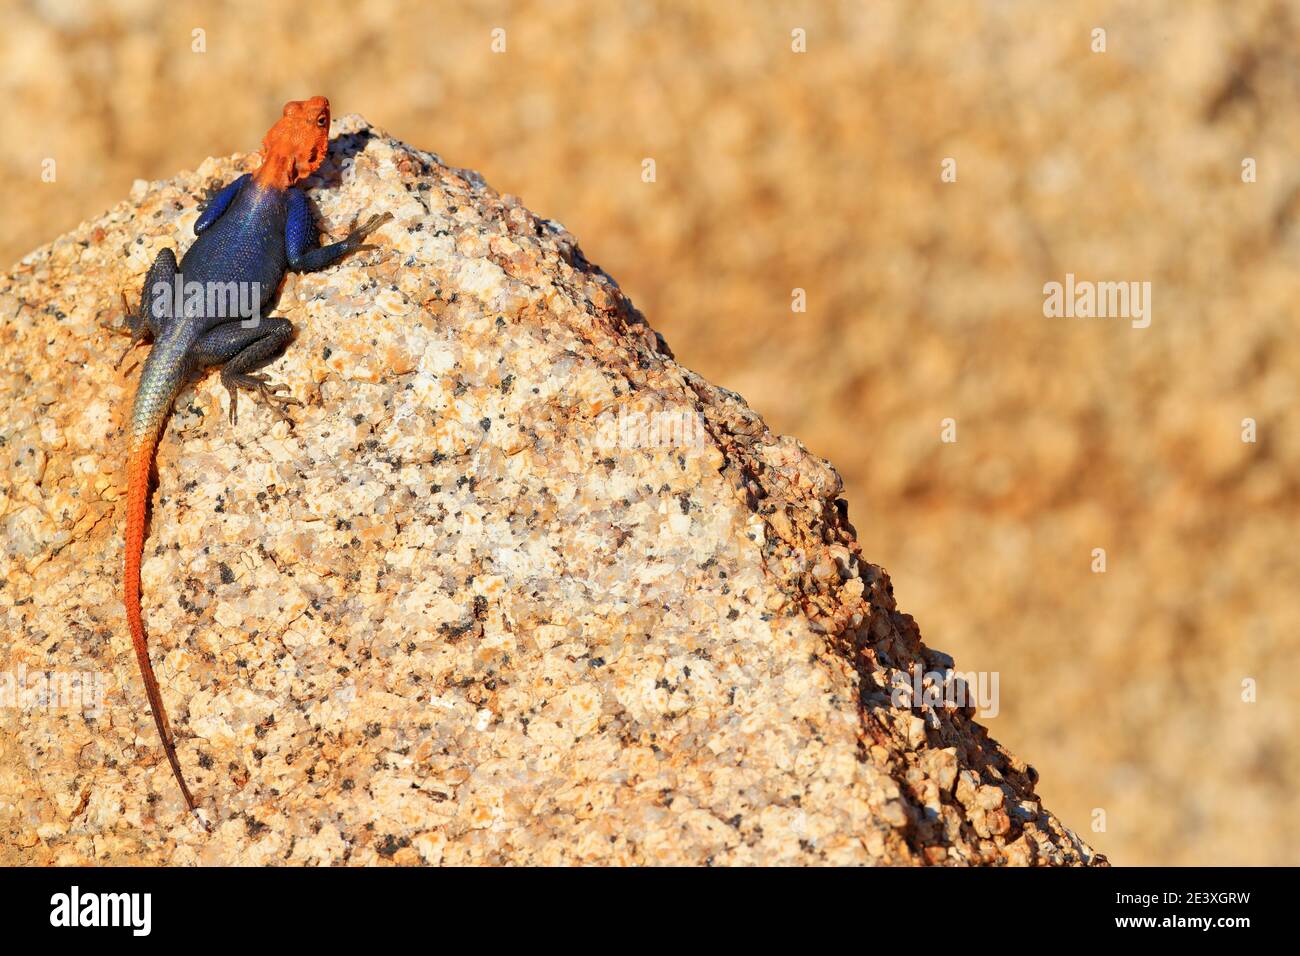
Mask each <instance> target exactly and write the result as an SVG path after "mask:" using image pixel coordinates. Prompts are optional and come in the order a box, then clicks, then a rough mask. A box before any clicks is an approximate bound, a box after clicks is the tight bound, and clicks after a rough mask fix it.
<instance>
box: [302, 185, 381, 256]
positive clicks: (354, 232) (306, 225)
mask: <svg viewBox="0 0 1300 956" xmlns="http://www.w3.org/2000/svg"><path fill="white" fill-rule="evenodd" d="M392 218H393V214H392V213H390V212H386V213H383V214H382V215H378V216H371V217H370V218H369V219H367V220H366V221H365V222H364V223H362V224H361V225H360V226H358V225H357V221H356V220H355V219H353V220H352V227H351V229H349V231H348V234H347V235H346V236H344V237H343V238H342V239H340V240H339V241H338V242H331V243H330V244H329V245H328V246H318V245H317V244H316V243H317V242H318V241H319V239H320V236H319V234H318V233H317V231H316V224H315V223H314V222H313V221H312V218H311V207H310V206H309V205H308V201H307V196H306V194H305V193H303V191H302V190H301V189H290V190H289V209H288V215H287V218H286V220H285V224H284V251H285V255H286V257H287V258H288V260H289V268H290V269H292V270H293V271H294V272H316V271H318V270H320V269H324V268H326V267H327V266H330V265H332V264H333V263H335V262H336V261H338V260H339V259H340V258H342V257H343V256H345V255H347V254H348V253H349V252H356V251H357V250H358V249H369V248H372V247H370V246H367V245H365V244H364V243H365V239H366V236H368V235H370V234H371V233H372V232H374V231H375V230H376V229H378V228H379V227H380V226H382V225H384V224H385V223H387V222H389V221H390V220H392Z"/></svg>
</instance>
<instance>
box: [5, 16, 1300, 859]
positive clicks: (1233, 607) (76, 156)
mask: <svg viewBox="0 0 1300 956" xmlns="http://www.w3.org/2000/svg"><path fill="white" fill-rule="evenodd" d="M0 11H2V12H3V22H4V24H5V29H4V30H3V31H0V103H3V104H4V105H3V115H4V119H5V129H6V134H7V135H6V136H5V142H4V145H3V148H0V173H2V174H3V175H0V209H3V214H2V215H0V256H2V257H3V258H4V259H5V260H6V262H10V261H13V260H15V259H17V258H18V257H20V256H21V255H23V254H24V253H25V252H27V251H28V250H30V249H32V248H35V247H36V246H38V245H40V244H42V243H45V242H47V241H49V240H50V239H52V238H53V237H55V236H57V235H58V234H60V233H62V232H64V231H66V230H68V229H69V228H71V227H73V226H75V225H76V224H77V223H79V222H80V221H81V220H83V219H85V218H88V217H90V216H92V215H96V214H98V213H99V212H101V211H102V210H103V209H104V208H106V207H107V206H109V205H111V204H112V203H114V202H116V201H117V200H119V199H121V198H124V197H125V196H126V194H127V192H128V190H129V188H130V186H131V182H132V181H133V180H134V179H137V178H147V179H159V178H163V177H165V176H169V175H171V174H173V173H174V172H175V171H176V170H178V169H181V168H193V167H195V166H197V165H198V164H199V162H200V161H201V160H202V159H203V158H204V157H206V156H209V155H220V154H226V153H230V152H233V151H236V150H251V149H254V148H256V147H257V145H258V144H259V143H260V141H261V137H262V135H263V133H264V132H265V130H266V128H267V127H268V126H269V125H270V123H271V122H272V121H273V120H274V119H275V118H276V116H278V114H279V109H280V107H281V105H282V104H283V102H284V101H285V100H287V99H291V98H301V97H305V96H309V95H312V94H315V93H322V94H325V95H327V96H329V97H330V99H331V101H332V103H333V105H334V110H335V114H336V115H342V114H344V113H348V112H359V113H362V114H364V115H365V116H366V117H367V118H369V119H370V120H371V121H373V122H375V123H376V124H378V125H379V126H381V127H384V128H386V129H388V130H389V131H390V132H392V133H393V134H395V135H397V136H398V137H400V138H402V139H405V140H408V141H409V142H412V143H414V144H417V145H419V146H421V147H423V148H427V149H431V150H434V151H436V152H438V153H439V154H440V155H442V156H443V157H444V158H445V159H446V160H447V161H449V162H451V163H453V164H455V165H459V166H468V167H473V168H475V169H478V170H480V171H481V172H482V173H483V174H484V175H485V177H486V178H487V180H488V182H489V183H491V184H492V185H493V186H494V187H495V188H497V189H498V190H500V191H502V192H512V193H515V194H518V195H520V196H521V197H523V199H524V200H525V201H526V202H527V204H528V205H529V206H530V207H531V208H532V209H534V210H536V211H537V212H538V213H540V214H543V215H549V216H551V217H553V218H556V219H558V220H560V221H561V222H563V223H564V224H565V225H566V226H567V227H568V228H570V229H571V230H572V231H573V232H574V233H575V234H576V235H577V236H578V237H579V238H580V239H581V241H582V244H583V248H584V251H585V252H586V254H587V255H588V257H589V258H591V259H592V260H593V261H595V262H598V263H599V264H600V265H601V266H603V267H604V268H605V269H606V270H607V271H609V272H610V273H611V274H612V275H613V276H614V277H615V278H616V279H617V280H618V281H619V283H620V284H621V285H622V286H623V288H624V289H625V290H626V291H627V292H628V294H629V295H630V296H631V297H632V299H633V301H635V302H636V303H637V305H638V306H639V307H640V308H641V310H642V311H643V312H644V313H645V314H646V315H647V317H648V318H649V319H650V321H651V322H652V324H653V325H654V326H655V328H657V329H659V330H660V331H661V332H662V333H663V334H664V335H665V337H666V338H667V339H668V341H669V343H670V344H671V346H672V347H673V349H674V351H675V352H676V354H677V357H678V359H679V360H680V361H682V362H683V363H684V364H686V365H688V366H690V367H692V368H695V369H697V370H699V371H701V372H702V373H704V374H705V375H706V376H707V377H708V378H710V379H711V380H713V381H715V382H717V383H719V384H722V385H726V386H728V387H730V388H733V389H735V390H736V391H739V392H741V393H742V394H743V395H744V396H745V397H746V398H747V399H748V400H749V401H750V402H751V403H752V404H753V405H754V406H755V407H756V408H757V409H759V410H760V411H761V412H762V413H763V414H764V415H765V416H766V418H767V420H768V421H769V423H770V424H771V425H772V427H773V428H774V429H777V430H779V431H783V432H787V433H792V434H795V435H798V436H799V437H800V438H801V439H803V440H804V442H805V443H806V444H807V445H808V446H809V447H810V448H811V449H812V450H813V451H815V452H817V453H819V454H821V455H824V456H826V457H828V458H830V459H831V460H832V461H833V462H834V463H835V465H836V466H837V467H838V468H839V470H840V471H841V473H842V474H843V475H844V477H845V480H846V482H847V486H848V488H847V498H848V500H849V503H850V517H851V518H852V519H853V521H854V522H855V524H856V525H857V528H858V531H859V535H860V537H861V539H862V542H863V547H864V550H865V552H866V555H867V556H868V557H869V558H870V559H871V560H873V561H876V562H878V563H880V564H882V565H884V566H885V567H886V568H887V569H888V570H889V571H890V573H891V575H892V576H893V579H894V583H895V589H896V593H897V596H898V600H899V604H900V606H901V607H903V608H904V609H906V610H908V611H910V612H911V613H912V614H914V615H915V616H916V618H917V619H918V621H919V623H920V625H921V630H922V633H923V634H924V635H925V636H926V639H927V642H928V643H929V644H931V645H932V646H935V647H938V648H940V649H942V650H944V651H947V652H949V653H951V654H953V655H954V656H955V657H956V659H957V665H958V668H959V669H961V670H985V671H997V672H999V674H1000V682H1001V683H1000V690H1001V700H1000V703H1001V712H1000V714H999V715H998V716H997V717H995V718H991V719H989V720H987V721H986V722H987V723H988V725H989V726H990V728H991V729H992V731H993V733H994V734H995V735H996V736H997V737H998V738H999V739H1001V740H1002V741H1003V742H1004V743H1005V744H1007V745H1008V746H1009V747H1010V748H1011V749H1012V750H1013V751H1014V752H1016V753H1018V754H1020V755H1021V756H1022V757H1024V758H1025V759H1026V760H1029V761H1030V762H1032V763H1034V764H1035V765H1036V766H1037V767H1038V768H1039V770H1040V771H1041V773H1042V783H1041V784H1040V787H1039V792H1040V793H1041V794H1042V796H1043V798H1044V800H1045V801H1046V803H1047V805H1049V806H1051V807H1052V808H1053V809H1054V810H1056V811H1057V812H1058V813H1059V814H1060V815H1061V817H1062V819H1063V820H1064V821H1065V822H1066V823H1068V824H1070V825H1072V826H1074V827H1075V828H1077V829H1078V830H1079V831H1080V832H1081V833H1082V834H1083V835H1084V836H1085V837H1086V839H1088V841H1089V842H1090V843H1092V845H1093V846H1095V847H1096V848H1097V849H1098V850H1100V851H1102V852H1104V853H1107V854H1109V855H1110V857H1111V859H1112V860H1113V861H1114V862H1116V863H1120V864H1139V863H1153V864H1158V863H1172V864H1190V863H1216V864H1217V863H1225V864H1226V863H1232V864H1254V863H1291V864H1294V863H1297V862H1300V856H1298V855H1297V854H1298V851H1297V850H1296V847H1297V845H1300V821H1298V820H1297V815H1296V813H1295V807H1296V798H1295V794H1296V792H1297V789H1298V788H1300V748H1298V747H1297V745H1296V740H1295V735H1296V733H1297V729H1298V728H1300V701H1297V698H1296V691H1295V688H1294V687H1293V686H1292V684H1291V683H1290V681H1291V678H1290V677H1289V676H1288V675H1289V674H1291V673H1292V670H1293V668H1294V667H1295V666H1296V658H1297V651H1300V557H1298V551H1300V544H1298V543H1297V536H1298V532H1300V522H1297V517H1298V514H1297V513H1298V511H1300V480H1298V478H1297V475H1300V468H1298V467H1297V466H1298V465H1300V415H1298V413H1297V398H1300V394H1298V392H1300V334H1298V333H1300V329H1298V328H1297V323H1296V318H1295V316H1296V307H1295V306H1294V304H1293V299H1294V297H1295V294H1296V289H1297V286H1298V281H1297V264H1298V263H1300V165H1298V164H1297V162H1296V160H1295V157H1296V155H1297V153H1298V152H1300V122H1298V121H1297V120H1296V115H1297V110H1296V102H1297V96H1298V94H1300V44H1298V43H1297V40H1298V39H1300V10H1297V8H1295V7H1292V6H1291V5H1289V4H1287V3H1285V2H1267V0H1260V2H1253V3H1243V4H1218V3H1212V2H1179V0H1167V2H1166V0H1159V2H1157V0H1149V2H1137V0H1133V2H1127V3H1121V2H1101V0H1096V2H1077V3H1075V2H1060V3H1054V4H1051V5H1044V4H1041V3H1035V2H1033V0H1023V2H1013V0H1007V2H987V3H976V2H961V0H933V2H917V0H889V2H865V0H863V2H854V3H838V4H837V3H825V2H806V3H798V2H773V3H746V2H740V0H734V2H733V0H728V2H711V3H708V4H694V3H687V2H685V0H682V2H677V3H648V2H647V3H625V4H595V3H591V4H588V3H576V2H559V0H548V2H533V3H484V4H474V5H472V7H471V6H470V5H461V4H453V3H450V2H448V3H417V2H411V3H401V2H383V0H370V2H364V3H347V4H344V3H331V2H322V0H317V2H313V3H303V4H265V3H262V4H253V3H249V4H241V3H220V4H212V5H210V6H209V5H203V4H196V5H180V4H169V3H163V2H160V0H114V2H105V3H98V4H93V5H92V4H82V3H73V2H60V0H30V2H21V3H19V2H13V0H6V2H3V3H0ZM496 28H501V29H503V30H504V31H505V34H504V39H505V52H504V53H495V52H493V50H492V42H493V33H492V31H493V30H494V29H496ZM1096 28H1102V29H1104V30H1105V31H1106V52H1104V53H1096V52H1093V51H1092V49H1091V47H1092V44H1093V42H1094V41H1093V34H1092V31H1093V30H1094V29H1096ZM795 29H802V30H804V31H806V52H804V53H796V52H794V51H793V50H792V48H791V46H792V42H793V41H792V32H791V31H792V30H795ZM196 30H201V31H203V33H202V34H200V35H199V36H198V39H196V35H195V33H194V31H196ZM499 37H500V35H499V34H498V38H499ZM200 41H201V44H202V45H203V47H204V50H203V51H202V52H197V51H195V49H194V47H195V46H196V44H198V43H199V42H200ZM948 157H951V158H953V159H955V160H956V163H957V181H956V182H954V183H943V182H941V181H940V172H941V163H942V162H943V160H944V159H945V158H948ZM1247 157H1250V158H1253V159H1254V160H1255V161H1256V165H1257V170H1258V174H1257V181H1256V182H1254V183H1250V184H1247V183H1243V182H1242V161H1243V159H1245V158H1247ZM647 158H650V159H653V160H654V161H655V174H656V175H655V181H654V182H651V183H647V182H644V181H643V179H642V170H643V160H645V159H647ZM46 159H54V160H55V162H56V179H55V181H54V182H52V183H46V182H43V181H42V178H41V173H42V163H43V161H45V160H46ZM336 225H345V224H336ZM1067 272H1069V273H1074V274H1075V275H1076V276H1077V277H1078V278H1080V279H1088V280H1126V281H1129V280H1131V281H1150V282H1151V283H1152V284H1153V303H1152V305H1153V310H1152V316H1153V320H1152V324H1151V326H1150V328H1147V329H1133V328H1131V327H1130V325H1129V323H1128V322H1127V321H1126V320H1104V319H1048V318H1044V316H1043V292H1042V289H1043V284H1044V283H1045V282H1049V281H1064V278H1065V274H1066V273H1067ZM796 288H798V289H803V290H805V292H806V296H807V311H806V312H802V313H797V312H793V311H792V310H791V302H792V291H793V290H794V289H796ZM131 293H132V295H134V294H135V290H131ZM105 305H106V307H109V306H111V305H112V304H111V303H106V304H105ZM0 414H3V412H0ZM1247 417H1250V418H1254V419H1255V420H1256V421H1257V422H1258V441H1257V442H1256V443H1254V444H1248V443H1244V442H1243V441H1242V440H1241V429H1242V419H1243V418H1247ZM946 418H952V419H954V420H955V422H956V428H957V439H958V440H957V441H956V443H952V444H945V443H942V442H941V441H940V429H941V422H942V421H943V420H944V419H946ZM1094 548H1104V549H1105V550H1106V560H1107V570H1106V572H1105V573H1104V574H1098V573H1093V571H1092V562H1093V555H1092V551H1093V549H1094ZM1245 679H1253V680H1255V681H1256V682H1257V685H1258V701H1257V702H1255V703H1245V702H1243V701H1242V682H1243V680H1245ZM1103 814H1104V821H1103ZM1094 821H1095V822H1096V824H1097V825H1104V831H1098V830H1097V829H1095V827H1094Z"/></svg>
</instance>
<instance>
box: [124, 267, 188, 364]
mask: <svg viewBox="0 0 1300 956" xmlns="http://www.w3.org/2000/svg"><path fill="white" fill-rule="evenodd" d="M176 268H177V267H176V253H175V252H173V251H172V250H170V249H163V250H162V251H161V252H159V253H158V255H156V256H154V260H153V265H151V266H149V272H148V274H146V275H145V277H144V286H143V287H142V288H141V289H140V308H139V311H136V312H132V311H131V306H130V304H129V303H128V302H127V301H126V293H125V292H123V293H122V312H123V313H124V315H125V317H126V327H127V329H128V330H129V331H130V333H131V344H130V345H128V346H127V347H126V349H125V350H123V352H122V354H121V356H120V357H119V358H118V360H117V362H116V363H115V364H114V365H113V368H115V369H116V368H120V367H121V366H122V363H123V362H125V361H126V357H127V356H128V355H130V354H131V352H132V351H134V350H135V348H136V346H138V345H139V344H140V343H141V342H147V341H149V340H150V339H157V338H158V336H160V335H162V331H163V329H164V328H166V327H167V326H168V325H170V324H171V320H172V316H173V315H174V312H173V309H172V308H171V299H172V291H173V289H174V288H175V281H176Z"/></svg>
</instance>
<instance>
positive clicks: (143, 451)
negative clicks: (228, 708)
mask: <svg viewBox="0 0 1300 956" xmlns="http://www.w3.org/2000/svg"><path fill="white" fill-rule="evenodd" d="M157 447H158V440H157V437H156V436H152V437H148V438H139V437H137V438H136V440H134V441H132V443H131V450H130V453H129V454H128V456H127V498H126V501H127V504H126V572H125V575H124V577H123V581H124V585H125V588H124V590H125V602H126V620H127V623H128V624H129V625H130V627H131V643H132V644H134V645H135V656H136V660H137V661H139V663H140V676H141V677H142V678H144V689H145V693H146V694H147V695H148V696H149V709H150V710H151V711H152V712H153V720H154V723H155V724H156V725H157V727H158V736H159V737H161V738H162V745H163V749H164V750H165V751H166V752H167V762H168V763H170V764H171V766H172V774H173V775H175V777H176V782H177V783H178V784H180V788H181V793H182V794H183V795H184V797H185V805H186V806H187V807H189V809H190V812H191V813H195V812H196V811H197V809H198V808H197V807H196V805H195V803H194V797H193V796H191V795H190V788H189V787H188V786H186V784H185V775H184V774H182V773H181V764H180V761H179V760H178V759H177V758H176V745H175V744H174V743H173V742H172V735H171V729H170V728H169V726H168V723H167V712H166V711H165V710H163V702H162V694H161V693H160V692H159V690H158V678H156V677H155V676H154V673H153V664H152V663H151V662H150V661H149V644H148V641H147V639H146V638H145V634H144V619H143V617H142V616H141V613H140V562H141V559H142V558H143V555H144V526H145V519H146V517H147V512H148V508H149V474H150V472H151V471H152V469H153V457H154V451H155V449H156V448H157Z"/></svg>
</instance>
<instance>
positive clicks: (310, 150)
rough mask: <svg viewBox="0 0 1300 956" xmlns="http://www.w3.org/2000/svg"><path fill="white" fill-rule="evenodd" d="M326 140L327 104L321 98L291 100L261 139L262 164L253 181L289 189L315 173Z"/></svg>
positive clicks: (328, 114) (325, 148)
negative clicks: (282, 113)
mask: <svg viewBox="0 0 1300 956" xmlns="http://www.w3.org/2000/svg"><path fill="white" fill-rule="evenodd" d="M329 139H330V101H329V100H327V99H325V97H323V96H313V97H312V98H311V99H309V100H290V101H289V102H288V103H285V104H284V115H283V116H281V117H280V119H279V120H278V121H277V122H276V124H275V125H274V126H272V127H271V130H270V132H268V133H267V134H266V138H265V139H264V140H262V165H261V166H260V167H259V168H258V170H257V173H256V174H255V175H254V178H255V179H256V180H257V182H258V183H259V184H261V185H263V186H273V187H275V188H276V189H288V188H289V187H290V186H292V185H293V184H294V183H297V182H301V181H302V180H304V179H306V178H307V177H308V176H310V175H311V174H312V173H314V172H316V170H317V169H318V168H319V167H320V164H321V163H323V162H324V161H325V153H326V151H327V150H328V148H329Z"/></svg>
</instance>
